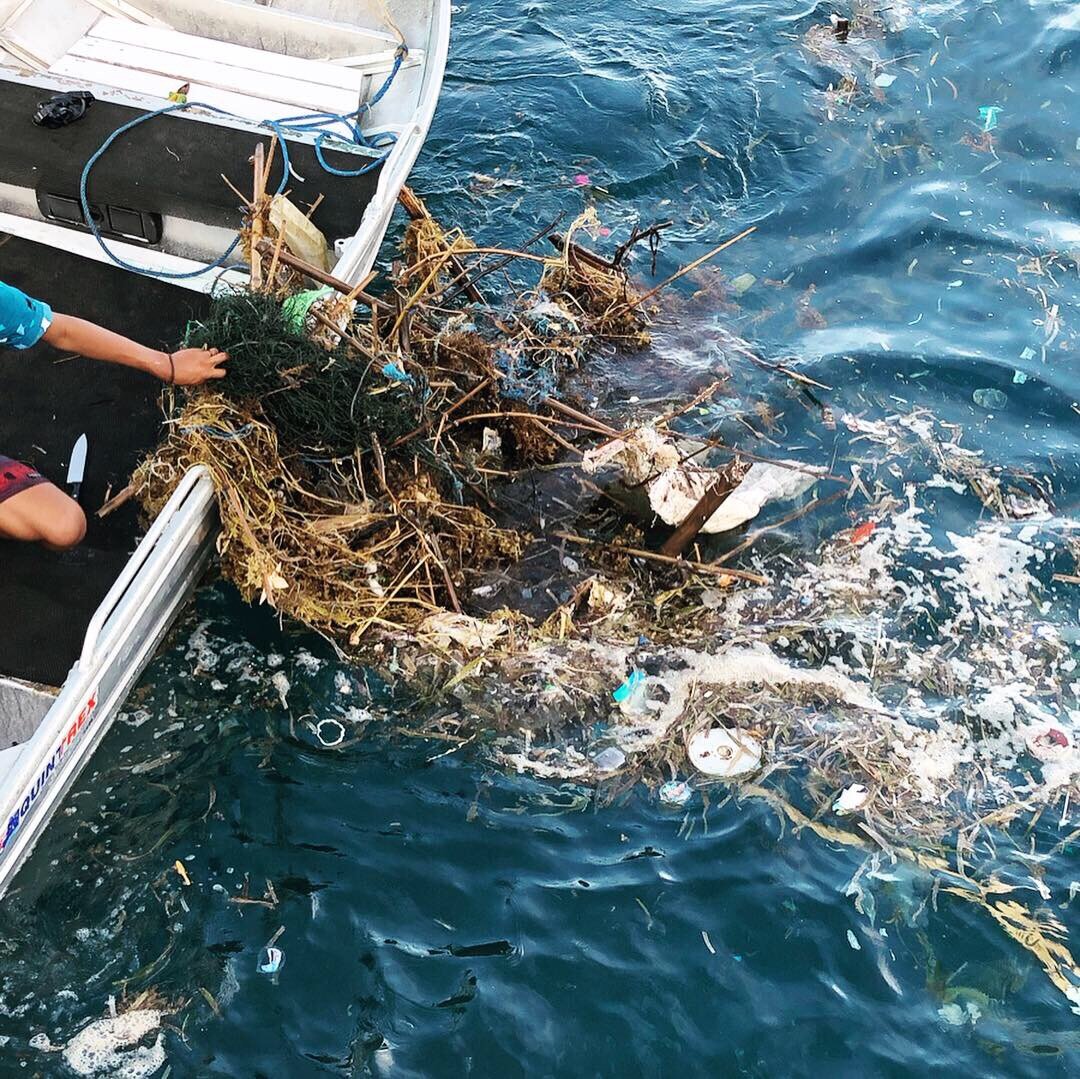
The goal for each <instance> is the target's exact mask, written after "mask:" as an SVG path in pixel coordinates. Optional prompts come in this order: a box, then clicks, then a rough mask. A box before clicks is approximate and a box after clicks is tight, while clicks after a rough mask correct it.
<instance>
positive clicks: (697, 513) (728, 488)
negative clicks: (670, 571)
mask: <svg viewBox="0 0 1080 1079" xmlns="http://www.w3.org/2000/svg"><path fill="white" fill-rule="evenodd" d="M732 489H733V484H732V483H731V481H730V480H729V479H728V477H727V476H721V477H719V478H718V479H717V480H716V482H715V483H713V484H712V485H711V486H710V487H709V488H708V490H707V491H706V492H705V493H704V494H703V495H702V496H701V498H699V499H698V501H697V505H695V506H694V508H693V509H692V510H691V511H690V512H689V514H687V516H686V520H684V521H683V523H682V524H681V525H679V527H678V528H676V529H675V531H674V532H672V533H671V535H670V536H669V537H668V538H667V540H666V541H665V542H664V545H663V546H662V547H661V548H660V553H661V554H664V555H670V556H671V557H672V558H677V557H678V556H679V555H681V554H682V553H683V551H685V550H686V548H687V547H688V546H689V545H690V544H691V543H692V542H693V540H694V537H695V536H697V534H698V533H699V532H700V531H701V530H702V529H703V528H704V527H705V525H706V523H707V522H708V520H709V518H710V517H711V516H712V515H713V514H714V513H715V512H716V511H717V510H718V509H719V508H720V506H721V504H722V503H723V502H724V500H725V499H726V498H727V496H728V495H729V494H731V492H732Z"/></svg>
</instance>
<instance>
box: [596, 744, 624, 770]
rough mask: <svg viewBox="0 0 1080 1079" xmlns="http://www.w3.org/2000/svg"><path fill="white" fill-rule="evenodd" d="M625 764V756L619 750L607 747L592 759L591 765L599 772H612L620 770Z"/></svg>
mask: <svg viewBox="0 0 1080 1079" xmlns="http://www.w3.org/2000/svg"><path fill="white" fill-rule="evenodd" d="M625 763H626V754H625V753H624V752H623V751H622V750H621V749H616V748H615V747H614V746H608V747H607V749H602V750H600V752H599V753H597V754H596V756H595V757H593V764H595V765H596V767H597V769H598V770H599V771H601V772H614V771H616V770H617V769H619V768H621V767H622V766H623V765H624V764H625Z"/></svg>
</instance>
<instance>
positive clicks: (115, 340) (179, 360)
mask: <svg viewBox="0 0 1080 1079" xmlns="http://www.w3.org/2000/svg"><path fill="white" fill-rule="evenodd" d="M44 340H45V341H46V342H48V344H50V345H52V346H53V348H58V349H61V350H62V351H64V352H77V353H78V354H79V355H80V356H86V357H87V358H89V359H91V360H106V361H108V362H109V363H118V364H122V365H123V366H124V367H135V368H137V369H138V370H140V371H145V372H147V374H151V375H154V376H156V377H157V378H160V379H161V380H162V381H163V382H172V383H174V384H175V385H177V386H198V385H199V384H200V383H202V382H206V381H207V379H211V378H224V377H225V373H226V372H225V368H224V367H223V366H222V365H223V364H224V363H225V361H226V360H227V359H228V358H229V356H228V353H226V352H222V351H220V349H216V348H213V349H206V348H185V349H181V350H180V351H179V352H173V353H171V354H170V353H168V352H158V351H157V350H156V349H152V348H147V347H146V346H145V345H140V344H138V343H137V342H135V341H132V340H130V339H129V338H127V337H123V336H121V335H120V334H118V333H113V332H112V330H106V329H105V328H104V327H103V326H97V325H95V324H94V323H93V322H87V321H86V320H85V319H81V318H74V317H73V316H71V315H60V314H55V313H54V314H53V316H52V323H51V324H50V326H49V328H48V329H47V330H46V331H45V334H44Z"/></svg>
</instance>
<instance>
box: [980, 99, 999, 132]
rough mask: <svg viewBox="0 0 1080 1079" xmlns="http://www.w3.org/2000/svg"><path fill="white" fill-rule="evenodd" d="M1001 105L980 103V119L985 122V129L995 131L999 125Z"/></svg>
mask: <svg viewBox="0 0 1080 1079" xmlns="http://www.w3.org/2000/svg"><path fill="white" fill-rule="evenodd" d="M1000 112H1001V106H1000V105H980V106H979V119H980V120H982V122H983V131H993V130H994V128H995V127H997V122H998V114H999V113H1000Z"/></svg>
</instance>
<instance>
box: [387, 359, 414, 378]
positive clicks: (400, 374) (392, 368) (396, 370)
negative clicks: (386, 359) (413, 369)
mask: <svg viewBox="0 0 1080 1079" xmlns="http://www.w3.org/2000/svg"><path fill="white" fill-rule="evenodd" d="M382 373H383V374H384V375H386V377H387V378H391V379H393V380H394V381H395V382H412V380H413V377H412V375H410V374H409V373H408V372H407V371H405V370H404V369H403V368H401V367H399V366H398V365H397V364H396V363H386V364H383V369H382Z"/></svg>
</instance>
